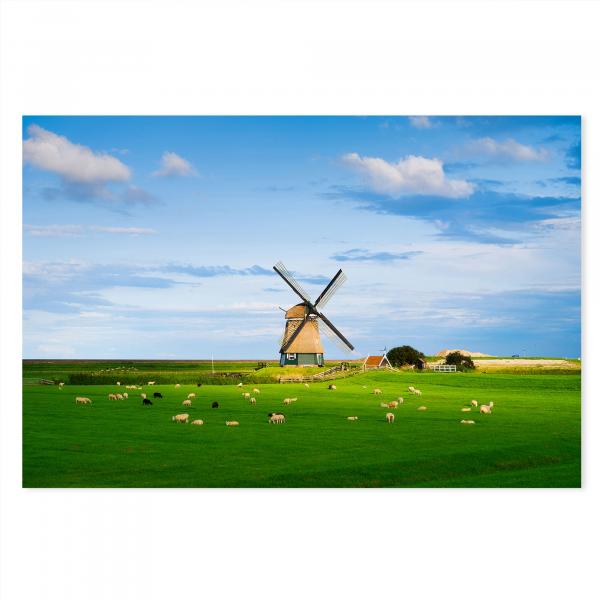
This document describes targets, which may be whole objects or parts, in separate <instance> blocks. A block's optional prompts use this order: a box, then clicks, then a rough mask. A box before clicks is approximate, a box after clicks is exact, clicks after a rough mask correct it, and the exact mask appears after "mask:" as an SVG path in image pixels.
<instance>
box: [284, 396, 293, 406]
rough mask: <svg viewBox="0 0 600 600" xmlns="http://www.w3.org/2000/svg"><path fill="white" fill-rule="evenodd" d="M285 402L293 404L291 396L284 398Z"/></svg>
mask: <svg viewBox="0 0 600 600" xmlns="http://www.w3.org/2000/svg"><path fill="white" fill-rule="evenodd" d="M283 403H284V404H286V405H288V404H291V403H292V399H291V398H284V399H283Z"/></svg>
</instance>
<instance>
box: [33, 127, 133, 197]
mask: <svg viewBox="0 0 600 600" xmlns="http://www.w3.org/2000/svg"><path fill="white" fill-rule="evenodd" d="M27 132H28V133H29V136H30V137H29V138H27V139H26V140H25V141H24V142H23V160H24V161H25V162H28V163H30V164H32V165H34V166H35V167H38V168H39V169H43V170H45V171H51V172H52V173H56V174H58V175H60V176H61V177H63V179H65V180H67V181H69V182H72V183H78V184H86V185H91V184H105V183H108V182H111V181H127V180H128V179H129V178H130V177H131V172H130V171H129V168H128V167H127V166H126V165H124V164H123V163H122V162H121V161H120V160H119V159H118V158H115V157H114V156H110V155H109V154H101V153H96V152H94V151H93V150H91V149H90V148H88V147H87V146H82V145H80V144H74V143H73V142H71V141H70V140H68V139H67V138H66V137H64V136H62V135H57V134H56V133H53V132H51V131H47V130H46V129H43V128H42V127H39V126H38V125H30V126H29V127H28V129H27Z"/></svg>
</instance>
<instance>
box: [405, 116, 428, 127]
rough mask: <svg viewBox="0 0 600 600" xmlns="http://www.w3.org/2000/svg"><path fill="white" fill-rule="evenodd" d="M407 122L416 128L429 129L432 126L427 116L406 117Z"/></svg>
mask: <svg viewBox="0 0 600 600" xmlns="http://www.w3.org/2000/svg"><path fill="white" fill-rule="evenodd" d="M408 121H409V123H410V124H411V125H412V126H413V127H416V128H417V129H431V127H433V123H432V122H431V120H430V119H429V117H425V116H419V117H408Z"/></svg>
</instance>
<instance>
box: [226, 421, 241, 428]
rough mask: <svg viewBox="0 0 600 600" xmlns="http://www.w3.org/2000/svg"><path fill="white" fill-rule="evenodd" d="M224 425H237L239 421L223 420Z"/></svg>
mask: <svg viewBox="0 0 600 600" xmlns="http://www.w3.org/2000/svg"><path fill="white" fill-rule="evenodd" d="M225 425H227V427H237V426H238V425H239V423H238V421H225Z"/></svg>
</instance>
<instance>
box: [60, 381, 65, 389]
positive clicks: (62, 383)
mask: <svg viewBox="0 0 600 600" xmlns="http://www.w3.org/2000/svg"><path fill="white" fill-rule="evenodd" d="M64 385H65V383H64V381H61V382H60V383H59V384H58V387H59V388H60V389H61V390H62V389H63V386H64Z"/></svg>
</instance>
